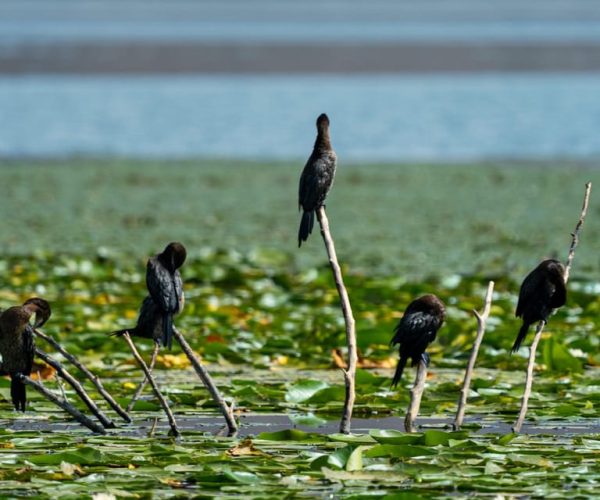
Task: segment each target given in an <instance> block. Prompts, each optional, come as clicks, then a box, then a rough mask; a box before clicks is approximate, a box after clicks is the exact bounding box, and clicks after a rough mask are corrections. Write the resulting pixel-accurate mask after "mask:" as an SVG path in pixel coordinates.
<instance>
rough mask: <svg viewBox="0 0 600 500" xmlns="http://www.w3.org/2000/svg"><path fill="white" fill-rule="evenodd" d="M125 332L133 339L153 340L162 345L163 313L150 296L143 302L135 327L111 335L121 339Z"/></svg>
mask: <svg viewBox="0 0 600 500" xmlns="http://www.w3.org/2000/svg"><path fill="white" fill-rule="evenodd" d="M125 332H128V333H129V335H131V336H133V337H140V338H143V339H152V340H154V342H156V343H157V344H160V343H161V341H162V339H163V313H162V311H161V310H160V309H159V308H158V306H157V305H156V304H155V303H154V300H152V297H150V295H148V296H146V298H145V299H144V301H143V302H142V306H141V307H140V312H139V313H138V319H137V324H136V325H135V327H134V328H125V329H124V330H118V331H116V332H113V333H111V335H116V336H119V337H120V336H121V335H123V334H124V333H125Z"/></svg>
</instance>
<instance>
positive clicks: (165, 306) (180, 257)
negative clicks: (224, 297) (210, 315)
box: [146, 242, 187, 349]
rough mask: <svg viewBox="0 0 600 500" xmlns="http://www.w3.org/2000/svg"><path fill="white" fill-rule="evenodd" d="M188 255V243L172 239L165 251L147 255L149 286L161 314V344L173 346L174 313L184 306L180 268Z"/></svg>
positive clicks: (147, 283)
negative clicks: (148, 256) (185, 244)
mask: <svg viewBox="0 0 600 500" xmlns="http://www.w3.org/2000/svg"><path fill="white" fill-rule="evenodd" d="M186 256H187V253H186V250H185V247H184V246H183V245H182V244H181V243H178V242H172V243H169V244H168V245H167V246H166V248H165V249H164V250H163V252H162V253H159V254H158V255H156V256H154V257H151V258H150V259H148V264H147V266H146V286H147V287H148V291H149V292H150V296H151V297H152V300H153V301H154V303H155V304H156V306H157V307H158V309H159V310H160V312H161V314H162V331H163V335H162V344H163V346H167V347H168V348H169V349H170V348H171V344H172V342H173V315H174V314H177V313H179V312H180V311H181V310H182V309H183V304H184V297H183V282H182V281H181V274H179V271H178V269H179V268H180V267H181V266H182V265H183V263H184V262H185V258H186Z"/></svg>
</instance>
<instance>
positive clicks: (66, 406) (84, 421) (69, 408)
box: [16, 373, 106, 434]
mask: <svg viewBox="0 0 600 500" xmlns="http://www.w3.org/2000/svg"><path fill="white" fill-rule="evenodd" d="M16 377H17V378H18V379H19V381H20V382H22V383H23V384H26V385H28V386H30V387H33V388H34V389H35V390H36V391H37V392H39V393H40V394H41V395H42V396H44V397H45V398H46V399H47V400H49V401H51V402H52V403H54V404H55V405H57V406H59V407H60V408H62V409H63V410H65V411H66V412H67V413H69V414H70V415H71V416H72V417H73V418H74V419H75V420H77V422H79V423H80V424H81V425H84V426H85V427H87V428H88V429H89V430H91V431H92V432H95V433H97V434H106V431H105V430H104V429H103V428H102V427H101V426H99V425H98V424H97V423H96V422H94V421H93V420H91V419H90V418H88V417H86V416H85V415H84V414H83V413H81V412H80V411H79V410H78V409H77V408H75V407H74V406H73V405H72V404H70V403H68V402H67V401H65V400H62V399H60V398H59V397H57V396H56V395H55V394H53V393H52V392H50V391H49V390H48V389H46V388H45V387H44V386H43V385H42V384H41V383H40V382H37V381H35V380H33V379H31V378H29V377H28V376H26V375H23V374H22V373H19V374H17V375H16Z"/></svg>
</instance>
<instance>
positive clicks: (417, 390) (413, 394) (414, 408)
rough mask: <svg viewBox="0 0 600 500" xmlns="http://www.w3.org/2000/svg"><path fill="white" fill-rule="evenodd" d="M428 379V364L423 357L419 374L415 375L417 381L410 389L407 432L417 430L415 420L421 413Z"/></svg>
mask: <svg viewBox="0 0 600 500" xmlns="http://www.w3.org/2000/svg"><path fill="white" fill-rule="evenodd" d="M426 379H427V364H426V363H425V361H423V360H422V359H420V360H419V364H418V365H417V375H416V377H415V383H414V385H413V387H412V389H411V390H410V403H409V405H408V410H407V411H406V417H405V418H404V430H405V431H406V432H416V430H417V429H416V426H415V421H416V420H417V415H418V414H419V408H420V407H421V397H422V396H423V391H424V390H425V381H426Z"/></svg>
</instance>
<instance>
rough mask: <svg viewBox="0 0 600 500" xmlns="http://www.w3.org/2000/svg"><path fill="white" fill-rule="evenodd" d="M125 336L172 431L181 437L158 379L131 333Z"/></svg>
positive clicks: (126, 333)
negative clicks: (155, 377)
mask: <svg viewBox="0 0 600 500" xmlns="http://www.w3.org/2000/svg"><path fill="white" fill-rule="evenodd" d="M123 338H124V339H125V341H126V342H127V344H128V345H129V348H130V349H131V352H132V354H133V357H134V358H135V360H136V361H137V363H138V365H140V368H141V369H142V371H143V372H144V375H146V378H147V379H148V382H150V386H151V387H152V390H153V391H154V395H155V396H156V398H157V399H158V402H159V403H160V406H161V407H162V409H163V411H164V412H165V414H166V415H167V420H168V421H169V426H170V427H171V433H172V434H173V436H175V437H179V436H180V435H181V433H180V432H179V428H178V427H177V422H176V421H175V417H174V416H173V412H172V411H171V408H170V407H169V403H167V400H166V399H165V397H164V396H163V395H162V393H161V392H160V389H159V388H158V384H157V383H156V380H154V377H153V376H152V374H151V373H150V372H149V371H148V367H147V366H146V363H145V362H144V360H143V359H142V357H141V356H140V353H139V352H138V350H137V349H136V347H135V344H134V343H133V341H132V340H131V337H130V336H129V333H128V332H125V333H124V334H123Z"/></svg>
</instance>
